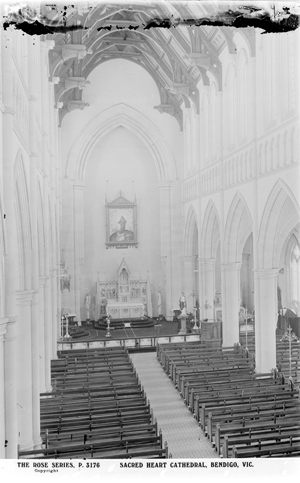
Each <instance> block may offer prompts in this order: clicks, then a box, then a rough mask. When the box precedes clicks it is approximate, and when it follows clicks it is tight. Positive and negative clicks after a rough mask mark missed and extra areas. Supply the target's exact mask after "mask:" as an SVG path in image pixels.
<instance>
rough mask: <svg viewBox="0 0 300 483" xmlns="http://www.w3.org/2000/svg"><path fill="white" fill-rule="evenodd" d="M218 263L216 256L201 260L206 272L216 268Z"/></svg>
mask: <svg viewBox="0 0 300 483" xmlns="http://www.w3.org/2000/svg"><path fill="white" fill-rule="evenodd" d="M215 265H216V258H205V259H202V260H201V266H202V270H204V271H205V272H207V271H210V270H214V268H215Z"/></svg>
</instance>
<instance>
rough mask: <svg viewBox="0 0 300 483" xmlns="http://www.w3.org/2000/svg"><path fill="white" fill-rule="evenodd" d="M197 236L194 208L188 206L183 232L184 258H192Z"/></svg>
mask: <svg viewBox="0 0 300 483" xmlns="http://www.w3.org/2000/svg"><path fill="white" fill-rule="evenodd" d="M196 234H197V235H198V223H197V216H196V212H195V208H194V207H193V205H191V206H190V208H189V211H188V214H187V217H186V222H185V230H184V254H185V256H187V257H189V256H193V255H194V254H195V253H194V240H195V235H196Z"/></svg>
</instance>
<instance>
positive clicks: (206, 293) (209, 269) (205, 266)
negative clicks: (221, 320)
mask: <svg viewBox="0 0 300 483" xmlns="http://www.w3.org/2000/svg"><path fill="white" fill-rule="evenodd" d="M215 266H216V259H215V258H209V259H205V260H201V271H202V284H203V288H202V294H203V295H202V297H203V300H202V303H201V306H200V307H201V319H209V320H213V319H214V298H215V291H216V289H215ZM206 303H207V305H208V306H209V307H210V308H204V305H205V304H206Z"/></svg>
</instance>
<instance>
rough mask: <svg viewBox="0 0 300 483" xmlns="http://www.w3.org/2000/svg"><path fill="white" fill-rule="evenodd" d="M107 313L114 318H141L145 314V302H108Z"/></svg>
mask: <svg viewBox="0 0 300 483" xmlns="http://www.w3.org/2000/svg"><path fill="white" fill-rule="evenodd" d="M107 315H110V316H111V317H112V319H141V318H142V317H143V316H144V304H142V303H137V302H128V303H122V302H108V303H107Z"/></svg>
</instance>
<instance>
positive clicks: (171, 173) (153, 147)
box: [66, 104, 177, 181]
mask: <svg viewBox="0 0 300 483" xmlns="http://www.w3.org/2000/svg"><path fill="white" fill-rule="evenodd" d="M119 126H123V127H125V128H127V129H129V130H130V131H131V132H133V133H134V134H135V135H137V136H138V137H139V138H140V139H141V140H142V142H143V143H144V144H145V146H146V147H147V149H148V150H149V152H150V154H151V156H152V158H153V161H154V164H155V167H156V170H157V175H158V179H159V181H170V180H172V179H176V178H177V173H176V166H175V162H174V159H173V155H172V153H171V151H170V149H169V147H168V145H167V143H166V140H165V139H164V138H163V137H162V136H161V133H160V132H159V130H158V129H157V127H156V126H155V125H154V124H153V123H152V122H151V121H150V120H149V119H147V118H146V117H145V116H144V115H143V114H141V113H140V112H139V111H137V110H136V109H133V108H132V107H129V106H127V105H125V104H118V105H115V106H113V107H110V108H108V109H106V110H104V111H102V112H101V113H100V114H98V115H97V116H95V117H94V118H93V119H91V121H89V122H88V123H87V124H86V126H85V128H84V129H83V130H82V132H81V134H80V135H79V137H78V138H77V140H76V141H75V143H74V145H73V147H72V149H71V151H70V154H69V157H68V162H67V166H66V176H67V177H69V178H71V179H76V180H83V179H84V173H85V168H86V164H87V160H88V157H89V154H90V152H91V151H92V149H93V148H94V146H95V145H96V143H97V142H98V141H99V140H100V139H101V138H102V137H103V136H105V135H106V134H107V133H109V132H110V131H112V130H113V129H115V128H116V127H119Z"/></svg>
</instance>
